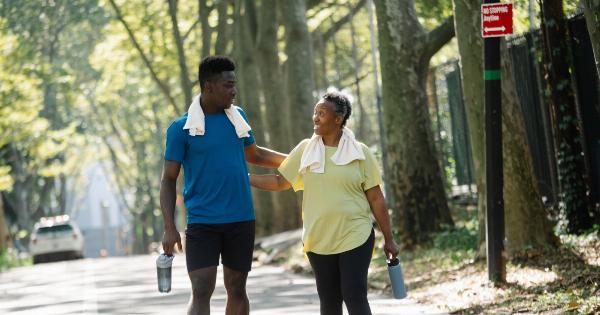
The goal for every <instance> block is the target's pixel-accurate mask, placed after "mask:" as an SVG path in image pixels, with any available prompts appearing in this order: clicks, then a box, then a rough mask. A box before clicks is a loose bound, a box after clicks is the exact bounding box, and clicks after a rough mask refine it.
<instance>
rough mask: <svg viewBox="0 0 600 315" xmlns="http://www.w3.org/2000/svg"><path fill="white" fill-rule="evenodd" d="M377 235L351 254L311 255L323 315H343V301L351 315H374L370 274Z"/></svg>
mask: <svg viewBox="0 0 600 315" xmlns="http://www.w3.org/2000/svg"><path fill="white" fill-rule="evenodd" d="M374 243H375V235H374V232H373V231H371V235H370V236H369V238H368V239H367V241H366V242H365V243H364V244H362V245H361V246H359V247H357V248H354V249H351V250H349V251H346V252H343V253H339V254H333V255H319V254H315V253H313V252H308V253H306V255H307V256H308V260H309V261H310V265H311V266H312V269H313V272H314V273H315V278H316V279H317V292H318V293H319V300H320V301H321V315H341V314H342V301H343V302H344V303H346V308H347V309H348V313H349V315H370V314H371V308H370V307H369V301H368V300H367V272H368V271H369V263H370V262H371V256H372V255H373V245H374Z"/></svg>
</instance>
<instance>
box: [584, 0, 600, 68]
mask: <svg viewBox="0 0 600 315" xmlns="http://www.w3.org/2000/svg"><path fill="white" fill-rule="evenodd" d="M582 2H583V4H584V7H585V23H586V24H587V29H588V32H589V34H590V41H591V42H592V48H593V49H594V59H595V60H596V71H597V73H598V78H600V0H583V1H582Z"/></svg>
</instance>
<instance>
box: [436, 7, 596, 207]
mask: <svg viewBox="0 0 600 315" xmlns="http://www.w3.org/2000/svg"><path fill="white" fill-rule="evenodd" d="M568 26H569V33H570V34H569V45H570V52H571V55H572V60H573V63H572V66H573V69H572V73H573V88H574V90H575V93H576V96H577V111H578V119H579V123H580V125H581V127H582V131H583V134H584V152H583V153H584V155H585V157H586V175H587V178H588V180H589V183H590V188H591V192H590V194H591V197H592V200H593V201H594V202H595V203H596V204H599V203H600V80H598V75H597V72H596V67H595V62H594V55H593V51H592V46H591V42H590V38H589V35H588V32H587V28H586V24H585V18H584V17H583V16H582V15H578V16H575V17H572V18H570V19H569V20H568ZM540 36H541V35H540V32H539V31H534V32H530V33H526V34H524V35H521V36H516V37H512V38H510V39H508V47H509V49H508V53H509V57H510V61H511V64H512V68H513V75H514V79H515V82H516V83H517V84H516V89H517V95H518V97H519V101H520V104H521V112H522V114H523V120H524V123H525V130H526V133H527V142H528V143H529V146H530V152H531V158H532V161H533V168H534V172H535V175H536V177H537V181H538V186H539V189H540V192H541V194H542V196H543V198H544V199H545V201H546V202H547V203H548V204H549V205H553V204H555V203H556V201H557V195H558V192H559V184H558V178H557V170H556V159H555V148H554V137H553V128H552V119H551V115H550V110H549V108H550V107H549V100H548V96H547V93H545V89H546V87H545V80H544V79H543V71H542V68H541V67H542V64H541V62H540V60H541V50H540V48H541V45H540ZM434 73H435V77H436V79H437V80H438V81H441V82H438V84H436V86H437V89H436V99H437V100H438V101H439V102H440V103H441V104H442V105H439V106H438V107H439V108H440V110H444V109H447V110H448V111H449V112H450V115H449V119H450V121H451V122H450V124H444V122H443V119H441V120H440V119H438V120H440V121H439V122H437V123H436V124H437V125H438V130H437V132H438V133H440V132H444V134H448V135H449V137H450V141H449V143H450V144H451V146H452V149H451V150H449V152H448V151H446V152H442V157H441V159H442V161H448V160H451V161H452V162H453V163H451V166H452V167H454V170H453V172H451V173H452V174H453V176H454V177H455V178H454V183H455V184H458V185H468V184H472V183H474V181H475V180H474V171H473V158H472V150H471V143H470V139H469V126H468V123H467V119H466V115H465V107H464V103H463V96H462V88H461V82H460V80H461V76H460V69H459V67H458V63H457V62H451V63H447V64H444V65H442V66H440V67H438V68H436V69H434ZM440 85H443V86H444V88H440ZM438 107H436V108H438ZM436 116H437V117H438V118H439V117H444V116H443V115H440V114H439V113H436ZM448 125H449V126H450V127H448ZM444 126H446V127H445V128H446V130H443V128H444ZM441 138H442V137H440V136H438V137H437V139H441ZM438 147H439V145H438ZM444 153H445V155H444ZM448 155H451V156H448ZM444 164H448V163H445V162H442V165H444ZM447 173H448V172H447Z"/></svg>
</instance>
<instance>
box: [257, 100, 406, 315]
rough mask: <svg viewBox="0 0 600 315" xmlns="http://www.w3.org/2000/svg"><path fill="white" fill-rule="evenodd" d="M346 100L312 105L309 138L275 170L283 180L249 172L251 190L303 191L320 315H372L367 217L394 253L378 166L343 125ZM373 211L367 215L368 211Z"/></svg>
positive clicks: (388, 254)
mask: <svg viewBox="0 0 600 315" xmlns="http://www.w3.org/2000/svg"><path fill="white" fill-rule="evenodd" d="M351 111H352V109H351V105H350V101H349V100H348V98H347V97H346V96H345V95H343V94H342V93H339V92H332V93H327V94H325V95H324V96H323V98H322V99H321V100H320V101H319V102H318V103H317V104H316V105H315V110H314V114H313V123H314V135H313V136H312V138H311V139H305V140H303V141H302V142H300V143H299V144H298V145H297V146H296V147H295V148H294V149H293V150H292V152H291V153H290V155H289V156H288V157H287V158H286V159H285V161H283V163H282V164H281V166H280V167H279V172H280V173H281V175H273V174H270V175H254V174H251V175H250V184H251V185H252V186H254V187H257V188H260V189H264V190H270V191H280V190H286V189H289V188H290V187H291V188H293V189H294V190H295V191H298V190H304V193H303V200H302V211H303V216H302V217H303V224H304V232H303V236H302V240H303V243H304V251H305V252H306V255H307V256H308V259H309V261H310V264H311V266H312V268H313V271H314V274H315V278H316V282H317V291H318V294H319V299H320V302H321V314H327V315H330V314H336V315H337V314H342V301H343V302H344V303H345V304H346V307H347V309H348V313H349V314H350V315H352V314H360V315H364V314H371V309H370V307H369V302H368V300H367V271H368V269H369V263H370V261H371V256H372V253H373V246H374V232H373V224H372V221H371V217H370V215H369V212H370V211H371V212H372V213H373V215H374V217H375V220H376V221H377V223H378V224H379V227H380V228H381V231H382V233H383V236H384V239H385V245H384V251H385V255H386V257H388V258H390V259H391V258H395V257H396V255H398V246H397V245H396V243H395V242H394V240H393V238H392V233H391V229H390V218H389V215H388V213H387V210H386V207H385V202H384V199H383V194H382V192H381V188H380V185H381V176H380V173H379V168H378V166H377V161H376V160H375V157H374V156H373V154H372V153H371V152H370V151H369V148H368V147H367V146H366V145H364V144H362V143H360V142H358V141H356V140H355V139H354V135H353V134H352V132H351V131H350V130H349V129H347V128H345V127H344V126H345V125H346V121H347V120H348V117H350V113H351ZM369 210H370V211H369Z"/></svg>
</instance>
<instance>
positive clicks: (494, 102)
mask: <svg viewBox="0 0 600 315" xmlns="http://www.w3.org/2000/svg"><path fill="white" fill-rule="evenodd" d="M498 4H499V1H498V0H484V1H483V5H482V7H481V9H482V16H481V19H482V36H483V37H484V48H483V56H484V73H483V78H484V80H485V164H486V169H485V178H486V189H487V193H486V195H487V200H486V205H487V212H486V220H485V227H486V245H487V267H488V278H489V280H490V281H491V282H493V283H494V284H499V283H504V282H506V254H505V248H504V245H505V244H504V190H503V184H504V178H503V173H502V172H503V165H502V91H501V84H500V83H501V82H500V77H501V75H500V37H501V36H504V35H506V26H505V25H502V24H501V23H498V22H497V21H501V20H502V18H503V17H504V13H507V12H506V11H507V10H508V8H507V7H503V6H500V5H498ZM510 22H511V24H510V33H512V5H510Z"/></svg>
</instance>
